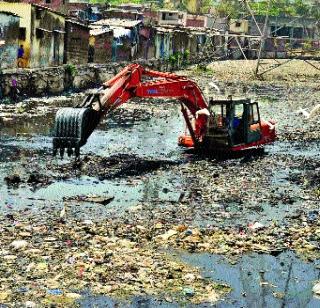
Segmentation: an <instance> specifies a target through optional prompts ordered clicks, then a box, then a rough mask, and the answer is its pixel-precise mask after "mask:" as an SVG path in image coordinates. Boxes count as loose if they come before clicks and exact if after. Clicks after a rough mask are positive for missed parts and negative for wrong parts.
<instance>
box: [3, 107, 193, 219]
mask: <svg viewBox="0 0 320 308" xmlns="http://www.w3.org/2000/svg"><path fill="white" fill-rule="evenodd" d="M170 113H171V114H170V117H168V118H166V117H165V118H151V119H149V120H147V121H143V122H137V123H135V122H133V121H132V119H127V122H123V121H122V122H120V123H119V122H117V120H115V119H113V117H112V116H111V118H109V119H107V120H106V121H104V122H103V123H102V124H101V125H100V127H99V129H97V130H96V131H95V132H94V133H93V135H92V136H91V137H90V138H89V141H88V143H87V145H86V146H84V147H83V148H82V154H83V155H90V154H91V153H92V154H95V155H99V156H105V157H109V156H110V155H114V154H116V155H117V154H121V153H126V154H135V155H138V156H139V157H148V158H156V159H166V160H169V161H183V160H185V159H187V158H188V155H187V154H184V152H183V150H182V149H180V148H179V147H178V146H177V138H178V136H179V134H180V133H181V132H183V130H184V128H183V122H182V118H181V115H180V113H179V110H178V108H177V107H175V106H173V107H171V109H170ZM53 122H54V120H53V118H50V117H49V118H48V119H35V120H32V121H30V122H29V121H27V123H23V124H17V125H15V126H8V127H6V128H3V129H2V130H1V139H0V145H1V158H0V160H1V165H0V173H1V178H0V195H1V202H2V204H4V205H5V206H2V207H1V209H0V211H3V212H5V213H8V212H11V211H14V210H27V211H42V210H48V209H52V210H55V208H59V207H61V206H62V204H63V202H62V199H63V198H70V197H73V196H77V195H99V196H113V197H115V198H114V200H113V202H112V206H111V207H107V208H106V207H105V206H102V205H97V204H95V205H94V206H93V205H92V204H90V203H84V202H83V203H82V204H81V208H79V206H77V205H78V204H77V205H74V204H72V203H70V204H69V206H70V214H71V215H75V216H80V217H83V216H85V217H87V218H90V217H92V218H96V217H100V218H104V217H107V216H109V215H110V214H112V212H119V211H121V210H124V209H126V208H128V207H130V206H134V205H136V204H138V203H139V202H142V201H143V202H153V201H158V202H161V201H163V202H171V201H173V202H177V200H178V198H179V196H180V191H181V188H182V187H181V186H182V183H181V182H182V180H181V179H180V177H179V176H177V175H175V174H172V173H171V172H170V171H166V172H163V173H161V174H158V175H157V174H155V175H152V176H151V175H145V176H141V177H138V178H136V179H127V180H126V179H121V178H120V179H115V180H104V181H98V180H97V178H93V177H88V176H82V177H77V178H72V179H69V180H65V181H57V182H54V183H52V184H50V185H49V186H47V187H40V188H37V189H34V187H30V186H28V185H24V184H23V185H19V186H18V187H9V188H8V187H7V186H6V185H5V182H4V177H5V176H7V175H9V174H12V173H16V174H19V175H21V174H23V173H24V170H25V167H26V166H28V167H30V164H31V165H32V164H34V166H35V167H34V170H35V171H36V170H37V169H42V170H43V169H44V168H45V162H46V160H48V159H54V160H55V161H56V163H57V164H62V165H63V164H64V163H68V162H69V161H70V159H69V158H65V159H64V160H61V159H60V158H52V157H51V156H50V153H51V138H50V135H51V134H52V127H53ZM46 172H47V174H50V173H51V172H50V170H46Z"/></svg>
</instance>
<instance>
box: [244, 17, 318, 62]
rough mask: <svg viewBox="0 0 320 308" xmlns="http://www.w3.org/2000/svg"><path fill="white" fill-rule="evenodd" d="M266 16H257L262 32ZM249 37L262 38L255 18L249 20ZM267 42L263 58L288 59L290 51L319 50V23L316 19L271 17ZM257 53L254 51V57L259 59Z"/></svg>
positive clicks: (267, 29) (267, 28) (267, 27)
mask: <svg viewBox="0 0 320 308" xmlns="http://www.w3.org/2000/svg"><path fill="white" fill-rule="evenodd" d="M265 19H266V17H265V16H261V15H258V16H255V20H256V21H257V23H258V26H259V28H260V30H261V31H262V29H263V28H264V23H265ZM248 21H249V30H248V33H249V35H255V36H260V35H261V34H260V31H259V29H258V26H257V25H256V23H255V22H254V20H253V18H250V19H249V20H248ZM266 31H267V32H266V35H267V37H268V38H267V40H266V42H265V44H264V48H263V54H262V56H263V57H266V58H287V57H289V56H290V53H288V51H290V50H301V51H302V50H303V49H304V48H305V46H307V45H311V46H310V47H311V48H312V47H314V48H317V46H318V43H319V35H318V29H317V23H316V20H315V19H314V18H305V17H291V16H269V18H268V20H267V26H266ZM257 52H258V51H256V52H254V51H252V57H257Z"/></svg>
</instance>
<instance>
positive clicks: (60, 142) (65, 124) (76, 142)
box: [53, 108, 101, 157]
mask: <svg viewBox="0 0 320 308" xmlns="http://www.w3.org/2000/svg"><path fill="white" fill-rule="evenodd" d="M100 117H101V112H98V111H96V110H93V109H91V108H62V109H59V110H58V112H57V114H56V119H55V126H54V134H53V154H54V155H56V154H57V152H58V150H59V152H60V156H61V157H63V155H64V152H65V149H66V150H67V154H68V155H69V156H71V155H72V154H73V153H75V155H76V156H79V155H80V147H82V146H83V145H85V144H86V142H87V139H88V138H89V136H90V135H91V133H92V132H93V130H94V129H95V128H96V127H97V125H98V124H99V120H100Z"/></svg>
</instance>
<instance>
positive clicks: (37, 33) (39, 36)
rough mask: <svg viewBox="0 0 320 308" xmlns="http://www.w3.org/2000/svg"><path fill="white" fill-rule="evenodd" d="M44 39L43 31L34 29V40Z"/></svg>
mask: <svg viewBox="0 0 320 308" xmlns="http://www.w3.org/2000/svg"><path fill="white" fill-rule="evenodd" d="M43 37H44V31H43V30H42V29H39V28H37V29H36V38H37V39H42V38H43Z"/></svg>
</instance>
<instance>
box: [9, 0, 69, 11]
mask: <svg viewBox="0 0 320 308" xmlns="http://www.w3.org/2000/svg"><path fill="white" fill-rule="evenodd" d="M70 1H72V0H68V1H66V0H19V2H21V3H28V4H30V3H33V4H38V5H41V6H44V7H47V8H49V9H51V10H54V11H56V12H60V13H63V14H67V13H68V4H69V2H70ZM12 2H14V1H12Z"/></svg>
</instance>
